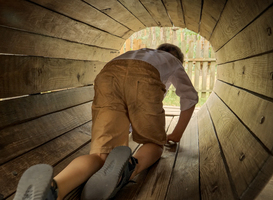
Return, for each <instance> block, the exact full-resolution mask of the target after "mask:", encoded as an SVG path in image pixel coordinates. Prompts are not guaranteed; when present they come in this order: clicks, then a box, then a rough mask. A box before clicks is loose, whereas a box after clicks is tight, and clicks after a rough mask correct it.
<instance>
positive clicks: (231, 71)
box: [217, 53, 273, 98]
mask: <svg viewBox="0 0 273 200" xmlns="http://www.w3.org/2000/svg"><path fill="white" fill-rule="evenodd" d="M271 63H273V53H268V54H265V55H261V56H257V57H253V58H249V59H244V60H240V61H235V62H232V63H226V64H223V65H218V66H217V78H218V79H219V80H222V81H224V82H227V83H230V84H232V85H235V86H238V87H241V88H244V89H247V90H249V91H253V92H255V93H257V94H261V95H264V96H267V97H270V98H273V77H272V76H273V68H272V65H271Z"/></svg>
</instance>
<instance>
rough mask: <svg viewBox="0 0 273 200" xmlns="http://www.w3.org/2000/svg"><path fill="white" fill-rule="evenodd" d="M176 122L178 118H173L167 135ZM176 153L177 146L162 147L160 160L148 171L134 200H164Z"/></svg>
mask: <svg viewBox="0 0 273 200" xmlns="http://www.w3.org/2000/svg"><path fill="white" fill-rule="evenodd" d="M177 121H178V117H175V118H174V119H173V120H172V122H171V125H170V127H169V129H168V131H167V134H170V133H172V131H173V129H174V127H175V126H176V124H177ZM176 151H177V145H172V146H170V147H166V146H165V147H164V150H163V154H162V156H161V158H160V160H159V161H158V162H157V163H156V164H155V165H153V166H152V167H151V169H150V170H149V173H148V174H147V177H146V179H145V182H144V183H143V185H142V188H141V190H140V191H139V193H138V194H137V196H136V197H135V199H158V200H159V199H165V195H166V193H167V189H168V185H169V180H170V178H171V173H172V169H173V165H174V161H175V157H176V153H175V152H176Z"/></svg>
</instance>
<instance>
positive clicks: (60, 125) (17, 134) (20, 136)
mask: <svg viewBox="0 0 273 200" xmlns="http://www.w3.org/2000/svg"><path fill="white" fill-rule="evenodd" d="M91 118H92V116H91V103H86V104H83V105H79V106H76V107H72V108H69V109H66V110H63V111H60V112H56V113H52V114H49V115H45V116H43V117H40V118H37V119H35V120H32V121H29V122H26V123H23V124H19V125H16V126H12V127H7V128H5V129H2V130H1V131H0V164H3V163H5V162H8V161H9V160H11V159H13V158H15V157H17V156H20V155H22V154H24V153H26V152H27V151H30V150H32V149H34V148H36V147H38V146H39V145H42V144H44V143H46V142H48V141H50V140H52V139H54V138H56V137H58V136H60V135H62V134H64V133H65V132H68V131H70V130H72V129H74V128H77V127H78V126H80V125H82V124H84V123H87V122H88V121H90V120H91Z"/></svg>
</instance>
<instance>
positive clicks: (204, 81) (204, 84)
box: [201, 40, 209, 98]
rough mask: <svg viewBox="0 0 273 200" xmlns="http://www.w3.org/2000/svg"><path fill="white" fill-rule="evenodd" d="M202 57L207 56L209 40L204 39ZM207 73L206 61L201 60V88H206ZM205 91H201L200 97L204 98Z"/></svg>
mask: <svg viewBox="0 0 273 200" xmlns="http://www.w3.org/2000/svg"><path fill="white" fill-rule="evenodd" d="M203 49H204V58H208V57H209V42H208V41H207V40H205V41H204V48H203ZM207 75H208V62H206V61H205V62H203V67H202V90H206V89H207ZM206 95H207V94H206V92H202V93H201V97H202V98H206Z"/></svg>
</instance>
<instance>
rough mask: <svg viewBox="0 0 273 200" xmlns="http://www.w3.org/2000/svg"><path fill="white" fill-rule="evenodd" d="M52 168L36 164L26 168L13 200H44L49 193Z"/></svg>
mask: <svg viewBox="0 0 273 200" xmlns="http://www.w3.org/2000/svg"><path fill="white" fill-rule="evenodd" d="M52 178H53V168H52V167H51V166H50V165H46V164H38V165H34V166H32V167H30V168H28V169H27V170H26V171H25V172H24V173H23V175H22V177H21V179H20V181H19V183H18V186H17V191H16V194H15V197H14V200H44V199H46V196H47V193H48V192H49V191H50V186H51V181H52Z"/></svg>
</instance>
